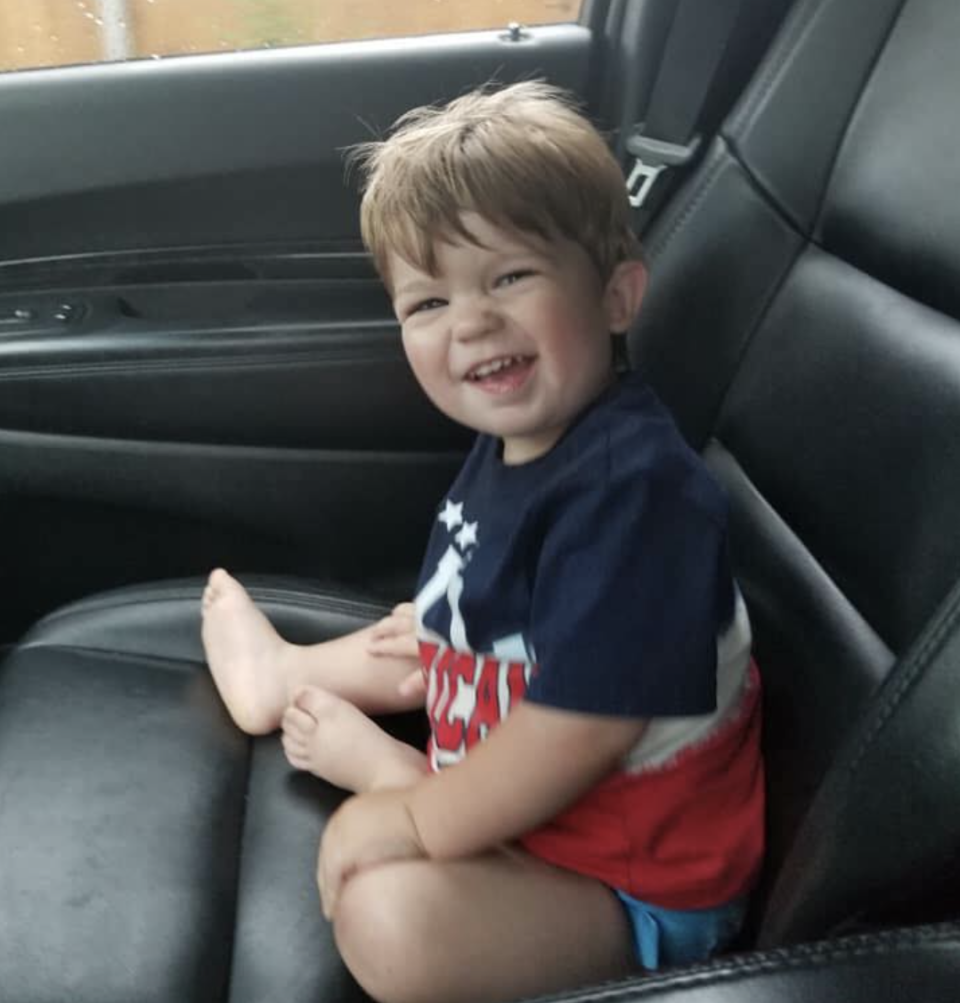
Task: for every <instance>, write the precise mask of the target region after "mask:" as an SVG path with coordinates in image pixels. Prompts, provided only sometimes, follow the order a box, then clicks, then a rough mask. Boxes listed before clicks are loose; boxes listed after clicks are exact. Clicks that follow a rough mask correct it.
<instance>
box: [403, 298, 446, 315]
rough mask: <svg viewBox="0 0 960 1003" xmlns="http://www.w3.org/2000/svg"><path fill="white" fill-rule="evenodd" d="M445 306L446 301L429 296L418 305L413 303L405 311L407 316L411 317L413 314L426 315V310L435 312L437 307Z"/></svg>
mask: <svg viewBox="0 0 960 1003" xmlns="http://www.w3.org/2000/svg"><path fill="white" fill-rule="evenodd" d="M445 304H446V300H442V299H438V298H437V297H436V296H431V297H429V298H427V299H425V300H420V302H419V303H414V304H413V306H412V307H410V309H409V310H408V311H407V316H409V317H412V316H413V314H415V313H426V312H427V311H428V310H436V309H437V308H438V307H441V306H444V305H445Z"/></svg>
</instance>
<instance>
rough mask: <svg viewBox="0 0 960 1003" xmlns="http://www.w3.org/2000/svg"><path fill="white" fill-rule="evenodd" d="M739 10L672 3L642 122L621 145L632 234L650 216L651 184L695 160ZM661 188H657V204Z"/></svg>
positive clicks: (717, 1)
mask: <svg viewBox="0 0 960 1003" xmlns="http://www.w3.org/2000/svg"><path fill="white" fill-rule="evenodd" d="M742 6H743V0H678V4H677V10H676V14H675V15H674V19H673V23H672V25H671V26H670V31H669V33H668V36H667V44H666V46H665V48H664V53H663V57H662V59H661V60H660V68H659V70H658V71H657V78H656V80H655V81H654V84H653V88H652V89H651V92H650V100H649V102H648V104H647V114H646V117H645V119H644V121H643V122H641V123H639V124H638V125H636V126H634V128H633V129H632V130H631V131H630V133H629V134H628V135H627V137H626V140H625V142H624V147H625V149H626V150H627V152H628V153H629V154H631V155H632V156H633V158H634V161H633V165H632V168H631V170H630V173H629V175H628V178H627V193H628V195H629V197H630V204H631V205H632V206H633V207H634V209H635V210H636V211H637V219H636V222H637V229H638V230H641V229H642V228H643V226H644V225H645V224H646V222H647V221H648V220H649V218H650V216H651V215H652V211H653V208H654V206H653V203H652V202H651V198H650V193H651V191H652V190H653V187H654V183H655V182H656V181H657V179H658V178H659V177H660V176H661V174H663V172H664V171H670V170H671V169H682V168H683V167H685V166H687V165H690V164H691V162H692V161H693V160H694V159H695V158H696V156H697V153H698V151H699V149H700V145H701V144H700V135H699V133H698V128H699V127H700V125H701V122H702V117H703V110H704V108H705V107H706V105H707V102H708V99H709V96H710V91H711V88H712V87H713V85H714V83H715V82H716V80H717V78H718V71H719V70H720V67H721V64H722V63H723V57H724V55H725V53H726V52H727V48H728V45H729V42H730V39H731V38H732V36H733V33H734V27H735V25H736V23H737V18H738V15H739V13H740V10H741V7H742ZM666 187H667V186H665V185H664V184H663V183H661V184H660V185H659V186H658V192H657V200H656V201H657V202H659V201H661V200H662V198H663V196H664V194H665V191H664V189H665V188H666Z"/></svg>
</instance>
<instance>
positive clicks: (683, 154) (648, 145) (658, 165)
mask: <svg viewBox="0 0 960 1003" xmlns="http://www.w3.org/2000/svg"><path fill="white" fill-rule="evenodd" d="M642 129H643V126H638V127H637V128H636V129H634V131H633V132H632V133H631V134H630V135H629V136H628V137H627V142H626V148H627V152H628V153H631V154H633V157H634V161H633V169H632V170H631V171H630V175H629V177H628V178H627V197H628V198H629V199H630V205H632V206H633V208H634V209H640V208H641V207H642V206H643V204H644V202H646V200H647V196H648V195H649V194H650V189H651V188H653V185H654V182H655V181H656V180H657V178H659V177H660V175H661V174H662V173H663V172H664V171H665V170H667V168H669V167H682V166H683V165H684V164H686V163H687V162H688V161H690V160H692V159H693V158H694V157H695V156H696V155H697V150H698V149H699V148H700V137H699V136H694V137H693V138H692V139H691V140H690V142H689V143H685V144H681V143H666V142H664V141H663V140H660V139H651V138H650V137H649V136H644V135H643V132H642Z"/></svg>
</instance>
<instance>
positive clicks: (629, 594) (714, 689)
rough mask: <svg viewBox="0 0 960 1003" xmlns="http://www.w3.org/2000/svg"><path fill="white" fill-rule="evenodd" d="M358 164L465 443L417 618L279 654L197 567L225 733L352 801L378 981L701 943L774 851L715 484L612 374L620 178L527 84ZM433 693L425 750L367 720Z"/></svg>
mask: <svg viewBox="0 0 960 1003" xmlns="http://www.w3.org/2000/svg"><path fill="white" fill-rule="evenodd" d="M357 156H358V158H359V160H360V161H361V163H362V165H363V169H364V173H365V192H364V197H363V203H362V210H361V225H362V231H363V236H364V241H365V243H366V245H367V247H368V248H369V250H370V252H371V254H372V256H373V259H374V262H375V264H376V266H377V269H378V271H379V273H380V275H381V276H382V278H383V281H384V282H385V284H386V286H387V289H388V291H389V293H390V295H391V298H392V301H393V305H394V309H395V312H396V314H397V317H398V319H399V321H400V324H401V329H402V334H403V345H404V350H405V352H406V355H407V358H408V360H409V363H410V365H411V367H412V369H413V372H414V375H415V376H416V378H417V380H418V381H419V383H420V385H421V386H422V387H423V389H424V391H425V392H426V393H427V395H428V396H429V397H430V398H431V400H433V402H434V403H435V404H436V405H437V407H438V408H440V410H441V411H443V412H444V413H445V414H446V415H448V416H449V417H451V418H453V419H454V420H456V421H459V422H461V423H462V424H464V425H467V426H469V427H470V428H472V429H474V430H476V431H477V432H478V433H479V435H478V438H477V440H476V443H475V445H474V447H473V449H472V451H471V452H470V454H469V456H468V457H467V460H466V462H465V464H464V466H463V469H462V470H461V472H460V474H459V475H458V477H457V479H456V481H455V482H454V484H453V486H452V487H451V489H450V491H449V493H448V494H447V496H446V498H444V499H443V501H442V504H441V505H440V506H439V507H438V512H437V518H436V521H435V522H434V526H433V531H432V534H431V537H430V540H429V543H428V547H427V553H426V557H425V560H424V564H423V569H422V572H421V576H420V582H419V586H418V592H417V596H416V600H415V604H414V605H413V606H410V605H409V604H406V605H402V606H399V607H397V609H396V610H395V611H394V613H393V614H392V615H391V616H390V617H388V618H387V619H386V620H384V621H381V623H380V624H377V625H375V626H373V627H370V628H367V629H366V630H364V631H360V632H358V633H356V634H353V635H349V636H347V637H343V638H338V639H335V640H333V641H330V642H328V643H326V644H322V645H315V646H312V647H298V646H295V645H290V644H287V643H286V642H285V641H283V640H282V639H281V638H280V637H279V636H278V635H277V634H276V632H275V631H274V630H273V628H272V627H271V626H270V624H269V623H268V622H267V620H266V619H265V618H264V617H263V615H262V614H261V613H260V612H259V611H258V610H257V609H256V607H255V606H254V605H253V603H252V602H251V600H250V598H249V596H248V595H247V593H246V592H245V591H244V590H243V588H242V587H241V586H240V585H239V583H237V582H236V581H235V580H234V579H232V578H230V576H229V575H227V574H226V572H224V571H222V570H218V571H215V572H214V573H213V574H212V575H211V578H210V582H209V585H208V588H207V590H206V592H205V595H204V601H203V607H204V644H205V647H206V651H207V655H208V660H209V662H210V666H211V670H212V672H213V675H214V679H215V681H216V683H217V685H218V687H219V689H220V692H221V694H222V696H223V698H224V700H225V702H226V704H227V707H228V709H229V710H230V712H231V714H232V715H233V717H234V720H235V721H236V722H237V724H238V725H239V726H240V727H241V728H243V729H244V730H246V731H248V732H250V733H252V734H260V733H264V732H267V731H271V730H273V729H275V728H277V727H282V728H283V742H284V748H285V751H286V754H287V757H288V759H289V760H290V762H291V763H292V764H293V765H294V766H296V767H297V768H300V769H305V770H309V771H311V772H313V773H315V774H317V775H318V776H320V777H323V778H324V779H326V780H329V781H331V782H333V783H335V784H339V785H340V786H343V787H346V788H347V789H349V790H352V791H355V792H357V796H356V797H354V798H351V799H350V800H349V801H347V802H346V803H345V804H344V805H343V807H342V808H341V809H340V810H339V811H338V812H337V813H336V814H335V815H334V816H333V817H332V818H331V820H330V822H329V823H328V825H327V827H326V830H325V832H324V836H323V840H322V843H321V849H320V859H319V865H318V881H319V886H320V893H321V898H322V903H323V908H324V913H325V915H326V916H327V917H328V918H330V919H331V920H332V921H333V924H334V931H335V936H336V939H337V944H338V947H339V948H340V951H341V954H342V955H343V958H344V960H345V962H346V964H347V966H348V967H349V968H350V969H351V971H352V972H353V974H354V975H355V976H356V978H357V980H358V981H359V982H360V983H361V985H363V986H364V988H365V989H366V990H367V991H368V992H369V993H370V994H371V995H372V996H373V997H374V998H376V999H378V1000H383V1001H407V1000H410V1001H413V1000H418V1001H419V1000H424V1001H429V1000H438V1001H448V1000H452V999H456V1000H463V1001H469V1000H478V1001H479V1000H484V1001H490V1000H497V999H512V998H516V997H520V996H532V995H537V994H541V993H546V992H551V991H556V990H561V989H568V988H571V987H574V986H577V985H582V984H587V983H591V982H597V981H601V980H604V979H609V978H613V977H617V976H621V975H624V974H627V973H628V972H630V971H631V970H633V969H635V967H636V965H637V964H638V963H639V964H641V965H643V966H644V967H647V968H656V967H658V966H660V965H662V964H675V963H686V962H690V961H694V960H698V959H701V958H704V957H706V956H708V955H709V954H710V953H711V952H712V951H714V950H717V949H719V948H721V947H723V946H724V944H725V943H727V942H728V941H729V940H730V939H731V937H732V936H733V935H734V934H735V933H736V931H737V928H738V926H739V923H740V920H741V917H742V910H743V902H744V897H745V895H746V894H747V892H748V891H749V889H750V887H751V886H752V884H753V882H754V880H755V878H756V875H757V872H758V869H759V866H760V861H761V856H762V849H763V770H762V762H761V756H760V745H759V730H760V718H759V679H758V676H757V672H756V669H755V667H754V665H753V663H752V662H751V659H750V628H749V622H748V619H747V614H746V611H745V608H744V605H743V601H742V599H741V598H740V595H739V592H738V590H737V587H736V584H735V583H734V580H733V577H732V574H731V572H730V568H729V565H728V560H727V553H726V546H727V540H726V505H725V502H724V499H723V496H722V494H721V492H720V490H719V488H718V487H717V486H716V484H715V483H714V481H713V480H712V478H711V477H710V476H709V475H708V473H707V472H706V470H705V469H704V467H703V465H702V463H701V461H700V460H699V458H698V457H697V456H696V455H695V454H694V453H693V452H692V451H691V450H690V449H689V448H688V447H687V446H686V444H685V443H684V441H683V440H682V438H681V436H680V435H679V433H678V432H677V430H676V428H675V426H674V424H673V422H672V420H671V419H670V417H669V416H668V414H667V413H666V412H665V410H664V409H663V407H662V405H660V404H659V402H658V401H657V399H656V398H655V396H654V395H653V393H652V392H651V391H650V390H649V388H647V387H646V386H645V385H644V384H643V382H642V381H641V380H640V379H638V378H637V377H635V376H631V375H618V374H617V373H616V372H615V368H614V365H613V357H614V353H613V350H612V339H611V335H615V336H622V335H623V334H624V333H625V332H626V330H627V328H628V327H629V326H630V324H631V322H632V321H633V319H634V317H635V315H636V313H637V310H638V309H639V306H640V302H641V299H642V296H643V291H644V285H645V281H646V273H645V270H644V267H643V265H642V263H641V261H640V260H639V253H638V248H637V244H636V240H635V238H634V236H633V233H632V231H631V227H630V217H629V206H628V203H627V198H626V193H625V189H624V183H623V178H622V175H621V173H620V170H619V167H618V165H617V163H616V161H615V160H614V158H613V157H612V155H611V154H610V152H609V151H608V149H607V147H606V144H605V143H604V141H603V140H602V138H601V137H600V136H599V135H598V133H597V132H596V131H595V130H594V129H593V128H592V126H590V124H589V123H588V122H587V121H586V120H585V119H584V118H583V117H582V116H580V115H579V114H578V113H577V112H576V111H575V110H574V109H573V108H572V107H571V106H570V104H569V103H568V101H567V99H566V98H565V96H564V95H563V94H562V92H559V91H557V90H556V89H554V88H551V87H549V86H548V85H546V84H542V83H522V84H516V85H514V86H512V87H508V88H505V89H503V90H500V91H497V92H489V91H479V92H475V93H472V94H468V95H466V96H464V97H462V98H459V99H457V100H456V101H453V102H451V103H450V104H449V105H447V106H446V107H444V108H439V109H438V108H423V109H417V110H415V111H413V112H410V113H408V114H407V115H405V116H403V118H401V120H400V121H399V122H398V123H397V126H396V127H395V130H394V132H393V133H392V135H391V136H390V137H389V138H388V139H387V140H386V141H385V142H382V143H371V144H366V145H365V146H364V147H362V148H361V149H360V150H359V152H358V154H357ZM424 700H425V702H426V710H427V714H428V717H429V720H430V726H431V739H430V743H429V747H428V750H427V754H426V756H424V755H423V754H422V753H420V752H418V751H416V750H414V749H412V748H410V747H409V746H406V745H404V744H403V743H400V742H398V741H397V740H395V739H394V738H392V737H390V736H389V735H387V734H386V733H385V732H384V731H382V730H381V729H380V728H379V727H378V726H377V725H376V724H374V723H373V722H372V721H371V720H370V719H369V717H368V716H367V715H368V714H377V713H386V712H391V711H397V710H403V709H410V708H413V707H416V706H422V705H423V704H424Z"/></svg>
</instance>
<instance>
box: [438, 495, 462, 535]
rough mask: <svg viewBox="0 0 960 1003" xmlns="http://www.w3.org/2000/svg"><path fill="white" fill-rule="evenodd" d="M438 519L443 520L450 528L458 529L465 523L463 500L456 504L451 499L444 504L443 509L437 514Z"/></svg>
mask: <svg viewBox="0 0 960 1003" xmlns="http://www.w3.org/2000/svg"><path fill="white" fill-rule="evenodd" d="M437 520H438V521H439V522H442V523H443V524H444V526H446V527H447V529H448V530H453V529H456V528H457V526H460V525H462V524H463V502H458V503H457V504H454V503H453V502H452V501H450V499H449V498H448V499H447V503H446V505H445V506H444V509H443V511H442V512H441V513H440V515H438V516H437Z"/></svg>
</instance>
